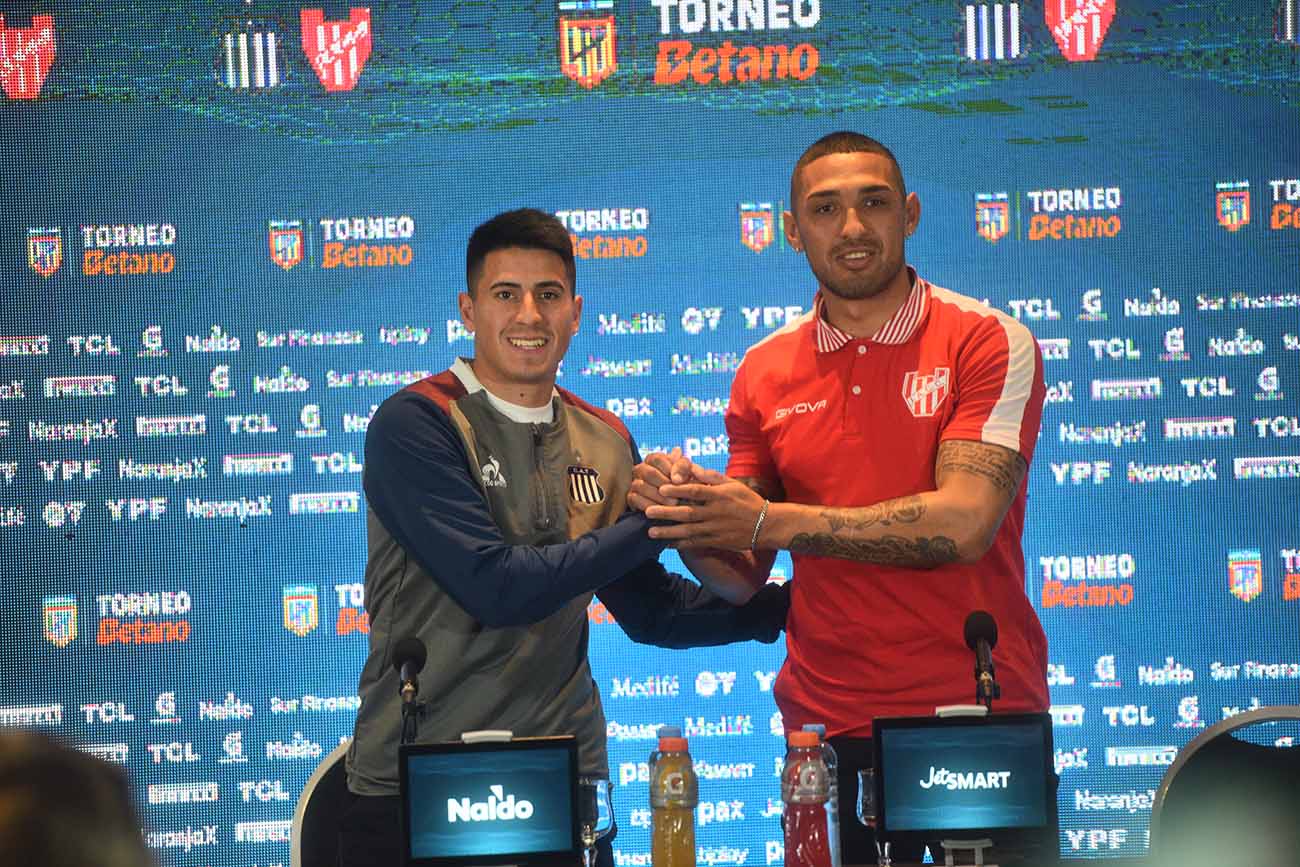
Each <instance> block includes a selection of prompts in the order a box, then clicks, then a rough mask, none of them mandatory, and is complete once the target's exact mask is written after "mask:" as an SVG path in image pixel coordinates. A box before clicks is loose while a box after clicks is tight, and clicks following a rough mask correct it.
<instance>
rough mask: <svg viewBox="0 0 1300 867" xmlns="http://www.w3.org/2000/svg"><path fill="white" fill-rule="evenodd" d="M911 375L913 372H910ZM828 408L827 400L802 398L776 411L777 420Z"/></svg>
mask: <svg viewBox="0 0 1300 867" xmlns="http://www.w3.org/2000/svg"><path fill="white" fill-rule="evenodd" d="M908 375H909V376H910V375H911V374H908ZM825 408H826V401H825V400H818V401H806V400H801V401H799V402H798V403H796V404H793V405H792V406H783V407H781V408H780V409H778V410H777V411H776V420H777V421H781V420H782V419H784V418H787V417H789V416H792V415H804V414H806V413H813V412H819V411H820V410H823V409H825Z"/></svg>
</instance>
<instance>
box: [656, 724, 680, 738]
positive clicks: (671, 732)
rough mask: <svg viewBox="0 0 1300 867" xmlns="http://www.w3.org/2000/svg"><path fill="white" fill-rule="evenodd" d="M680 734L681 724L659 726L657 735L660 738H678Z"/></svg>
mask: <svg viewBox="0 0 1300 867" xmlns="http://www.w3.org/2000/svg"><path fill="white" fill-rule="evenodd" d="M681 736H682V727H681V726H659V737H661V738H679V737H681Z"/></svg>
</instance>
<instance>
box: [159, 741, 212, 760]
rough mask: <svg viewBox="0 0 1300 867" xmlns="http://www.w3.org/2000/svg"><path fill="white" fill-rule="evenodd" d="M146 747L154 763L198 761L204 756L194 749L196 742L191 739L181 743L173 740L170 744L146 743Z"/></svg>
mask: <svg viewBox="0 0 1300 867" xmlns="http://www.w3.org/2000/svg"><path fill="white" fill-rule="evenodd" d="M145 749H146V750H148V751H149V755H151V756H153V763H154V764H155V765H160V764H162V763H163V762H171V763H173V764H181V763H184V762H197V761H201V760H202V759H203V756H201V755H199V754H198V753H196V752H195V751H194V744H192V743H190V742H189V741H185V742H184V743H180V742H178V741H173V742H172V743H170V744H146V745H145Z"/></svg>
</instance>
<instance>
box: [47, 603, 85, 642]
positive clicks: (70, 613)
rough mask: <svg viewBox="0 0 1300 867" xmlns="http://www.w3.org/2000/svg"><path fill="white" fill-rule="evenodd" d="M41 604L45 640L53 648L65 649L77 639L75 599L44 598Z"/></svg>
mask: <svg viewBox="0 0 1300 867" xmlns="http://www.w3.org/2000/svg"><path fill="white" fill-rule="evenodd" d="M43 602H44V605H43V610H42V621H43V623H44V624H45V640H46V641H48V642H50V644H53V645H54V646H55V647H67V646H68V645H69V644H71V643H72V642H73V641H75V640H76V638H77V597H76V596H46V597H45V599H44V600H43Z"/></svg>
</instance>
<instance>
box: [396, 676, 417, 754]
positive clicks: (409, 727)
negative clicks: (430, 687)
mask: <svg viewBox="0 0 1300 867" xmlns="http://www.w3.org/2000/svg"><path fill="white" fill-rule="evenodd" d="M417 677H418V675H417ZM419 691H420V686H419V682H418V681H417V680H416V679H415V678H412V679H410V680H403V681H402V688H401V690H399V694H400V695H401V696H402V733H401V737H400V739H399V741H398V743H399V744H413V743H415V739H416V737H417V736H418V735H419V730H420V711H421V709H422V708H423V705H422V704H420V703H419V702H417V701H416V700H415V696H416V694H417V693H418V692H419Z"/></svg>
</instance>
